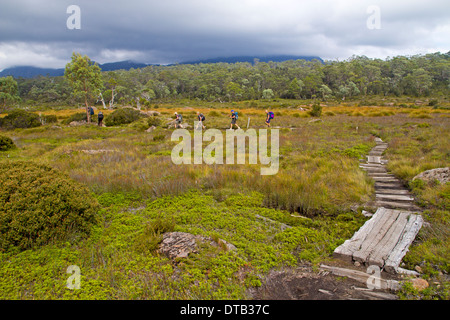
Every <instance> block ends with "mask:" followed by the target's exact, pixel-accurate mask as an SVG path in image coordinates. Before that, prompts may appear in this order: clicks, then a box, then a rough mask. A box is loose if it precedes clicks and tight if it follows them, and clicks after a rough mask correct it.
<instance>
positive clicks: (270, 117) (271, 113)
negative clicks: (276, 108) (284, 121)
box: [269, 111, 275, 119]
mask: <svg viewBox="0 0 450 320" xmlns="http://www.w3.org/2000/svg"><path fill="white" fill-rule="evenodd" d="M273 117H275V115H274V113H273V112H272V111H270V112H269V119H273Z"/></svg>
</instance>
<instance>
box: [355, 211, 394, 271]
mask: <svg viewBox="0 0 450 320" xmlns="http://www.w3.org/2000/svg"><path fill="white" fill-rule="evenodd" d="M378 211H380V212H381V214H382V215H381V217H380V219H379V221H378V222H377V223H376V225H375V226H374V227H373V228H372V230H371V232H370V234H369V235H368V236H367V238H366V239H365V241H364V242H363V243H362V245H361V247H360V249H359V250H357V251H355V252H354V253H353V260H356V261H359V262H362V263H366V262H367V260H368V257H369V256H370V254H371V253H372V251H373V250H374V249H375V248H376V246H377V245H378V243H379V242H380V240H381V239H382V238H383V237H384V236H385V234H386V232H387V231H388V230H389V228H390V227H391V225H392V223H394V221H395V220H396V219H397V216H398V213H396V212H394V213H393V214H390V213H387V211H388V210H387V209H385V208H379V209H378V210H377V212H378Z"/></svg>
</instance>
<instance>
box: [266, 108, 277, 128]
mask: <svg viewBox="0 0 450 320" xmlns="http://www.w3.org/2000/svg"><path fill="white" fill-rule="evenodd" d="M266 113H267V117H266V125H267V126H268V127H270V120H272V119H273V118H274V117H275V114H274V113H273V112H272V111H268V110H266Z"/></svg>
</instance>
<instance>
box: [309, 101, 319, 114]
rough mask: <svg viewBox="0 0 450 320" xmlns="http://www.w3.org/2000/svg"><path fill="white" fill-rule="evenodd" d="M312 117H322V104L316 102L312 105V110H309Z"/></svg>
mask: <svg viewBox="0 0 450 320" xmlns="http://www.w3.org/2000/svg"><path fill="white" fill-rule="evenodd" d="M308 113H309V115H311V116H312V117H320V116H321V115H322V107H321V106H320V104H318V103H315V104H313V106H312V109H311V111H309V112H308Z"/></svg>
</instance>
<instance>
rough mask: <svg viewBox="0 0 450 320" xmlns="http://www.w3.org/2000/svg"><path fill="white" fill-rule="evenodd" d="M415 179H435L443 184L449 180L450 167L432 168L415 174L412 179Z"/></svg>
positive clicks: (428, 180)
mask: <svg viewBox="0 0 450 320" xmlns="http://www.w3.org/2000/svg"><path fill="white" fill-rule="evenodd" d="M416 179H420V180H423V181H425V182H428V183H430V182H433V181H435V180H437V181H439V182H440V183H441V184H445V183H447V182H449V181H450V168H449V167H446V168H437V169H432V170H427V171H425V172H422V173H420V174H418V175H417V176H415V177H414V178H413V181H414V180H416Z"/></svg>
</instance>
